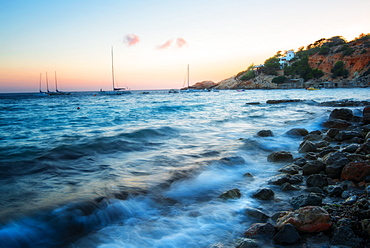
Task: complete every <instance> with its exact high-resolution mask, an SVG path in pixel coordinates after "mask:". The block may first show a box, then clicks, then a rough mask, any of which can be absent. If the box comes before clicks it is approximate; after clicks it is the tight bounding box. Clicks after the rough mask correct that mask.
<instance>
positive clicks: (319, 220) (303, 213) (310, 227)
mask: <svg viewBox="0 0 370 248" xmlns="http://www.w3.org/2000/svg"><path fill="white" fill-rule="evenodd" d="M286 224H292V225H293V226H294V227H295V228H297V230H299V231H301V232H306V233H315V232H322V231H326V230H329V229H330V227H331V226H332V222H331V217H330V214H329V213H328V212H327V211H326V210H325V209H323V208H322V207H318V206H306V207H301V208H299V209H297V210H295V211H289V212H286V214H285V215H282V216H281V217H280V218H278V219H277V221H276V227H277V228H278V229H280V228H281V227H282V226H284V225H286Z"/></svg>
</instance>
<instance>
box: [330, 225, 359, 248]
mask: <svg viewBox="0 0 370 248" xmlns="http://www.w3.org/2000/svg"><path fill="white" fill-rule="evenodd" d="M350 222H351V219H341V220H340V221H338V224H337V225H336V227H335V228H334V230H333V237H332V239H331V242H330V243H331V244H332V245H343V246H345V247H353V248H360V247H363V246H362V245H361V241H362V239H361V238H359V237H358V236H357V235H356V234H355V233H354V232H353V230H352V228H351V225H350Z"/></svg>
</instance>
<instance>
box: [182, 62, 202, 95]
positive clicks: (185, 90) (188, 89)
mask: <svg viewBox="0 0 370 248" xmlns="http://www.w3.org/2000/svg"><path fill="white" fill-rule="evenodd" d="M186 74H187V76H186V79H187V84H188V87H186V88H182V89H180V92H184V93H188V92H200V90H198V89H191V88H190V85H189V65H188V69H187V73H186Z"/></svg>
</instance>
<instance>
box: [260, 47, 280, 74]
mask: <svg viewBox="0 0 370 248" xmlns="http://www.w3.org/2000/svg"><path fill="white" fill-rule="evenodd" d="M280 56H281V54H280V52H278V53H277V54H276V55H275V56H273V57H271V58H268V59H266V61H265V63H264V67H263V72H264V73H266V74H268V75H276V74H277V70H279V69H280V64H279V57H280Z"/></svg>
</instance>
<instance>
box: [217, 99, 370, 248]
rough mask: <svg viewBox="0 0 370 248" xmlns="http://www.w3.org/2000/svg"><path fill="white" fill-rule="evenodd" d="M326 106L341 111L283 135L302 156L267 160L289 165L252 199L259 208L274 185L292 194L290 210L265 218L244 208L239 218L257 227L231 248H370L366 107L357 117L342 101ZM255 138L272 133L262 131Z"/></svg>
mask: <svg viewBox="0 0 370 248" xmlns="http://www.w3.org/2000/svg"><path fill="white" fill-rule="evenodd" d="M332 104H333V105H332V106H338V105H339V106H341V108H339V109H334V110H333V111H332V112H331V114H330V117H329V119H328V120H327V121H325V122H324V123H323V127H324V129H323V130H316V131H313V132H308V131H307V130H305V129H302V128H295V129H292V130H290V131H288V133H287V135H292V136H297V137H299V138H302V142H301V144H300V146H299V147H298V151H299V152H300V154H302V156H301V157H299V158H296V159H294V158H293V156H292V154H290V153H289V152H286V151H280V152H274V153H272V154H270V155H269V156H268V158H267V159H268V161H270V162H278V163H281V162H284V163H289V164H287V165H285V166H283V167H282V168H281V169H280V170H279V174H278V175H276V176H274V177H273V178H271V179H270V180H269V182H268V184H269V185H271V188H269V187H264V188H262V189H259V190H257V191H256V192H255V193H253V194H252V197H254V198H257V199H259V200H260V202H261V205H260V209H264V208H265V207H266V208H267V207H268V206H269V205H271V204H272V203H273V201H274V197H275V195H277V194H279V190H276V189H275V188H276V187H278V186H280V188H281V192H285V193H287V194H290V192H292V193H291V194H292V196H291V197H290V200H289V204H290V206H291V208H290V209H288V210H287V211H280V212H277V213H275V214H273V215H272V216H268V215H267V214H266V213H265V212H264V211H263V210H260V209H252V208H249V207H247V208H246V211H245V215H247V216H249V217H253V218H254V219H257V221H258V222H257V223H254V224H252V225H251V226H250V227H246V231H245V235H244V237H243V238H240V239H238V240H237V241H236V244H235V247H237V248H250V247H253V248H254V247H276V245H277V246H289V247H355V248H361V247H370V106H365V107H364V109H363V111H362V116H358V115H354V113H353V111H352V110H350V109H347V108H344V107H345V104H343V102H342V103H341V102H335V103H334V102H333V103H332ZM361 104H362V103H359V105H358V106H363V105H361ZM349 106H353V102H351V105H349ZM257 135H260V136H261V137H266V136H273V133H272V132H271V131H270V130H262V131H260V132H259V133H258V134H257ZM272 189H275V190H276V191H277V192H274V191H273V190H272ZM234 191H235V189H234ZM293 192H294V194H293ZM220 245H221V246H220ZM211 247H224V246H222V244H215V245H213V246H211Z"/></svg>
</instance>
